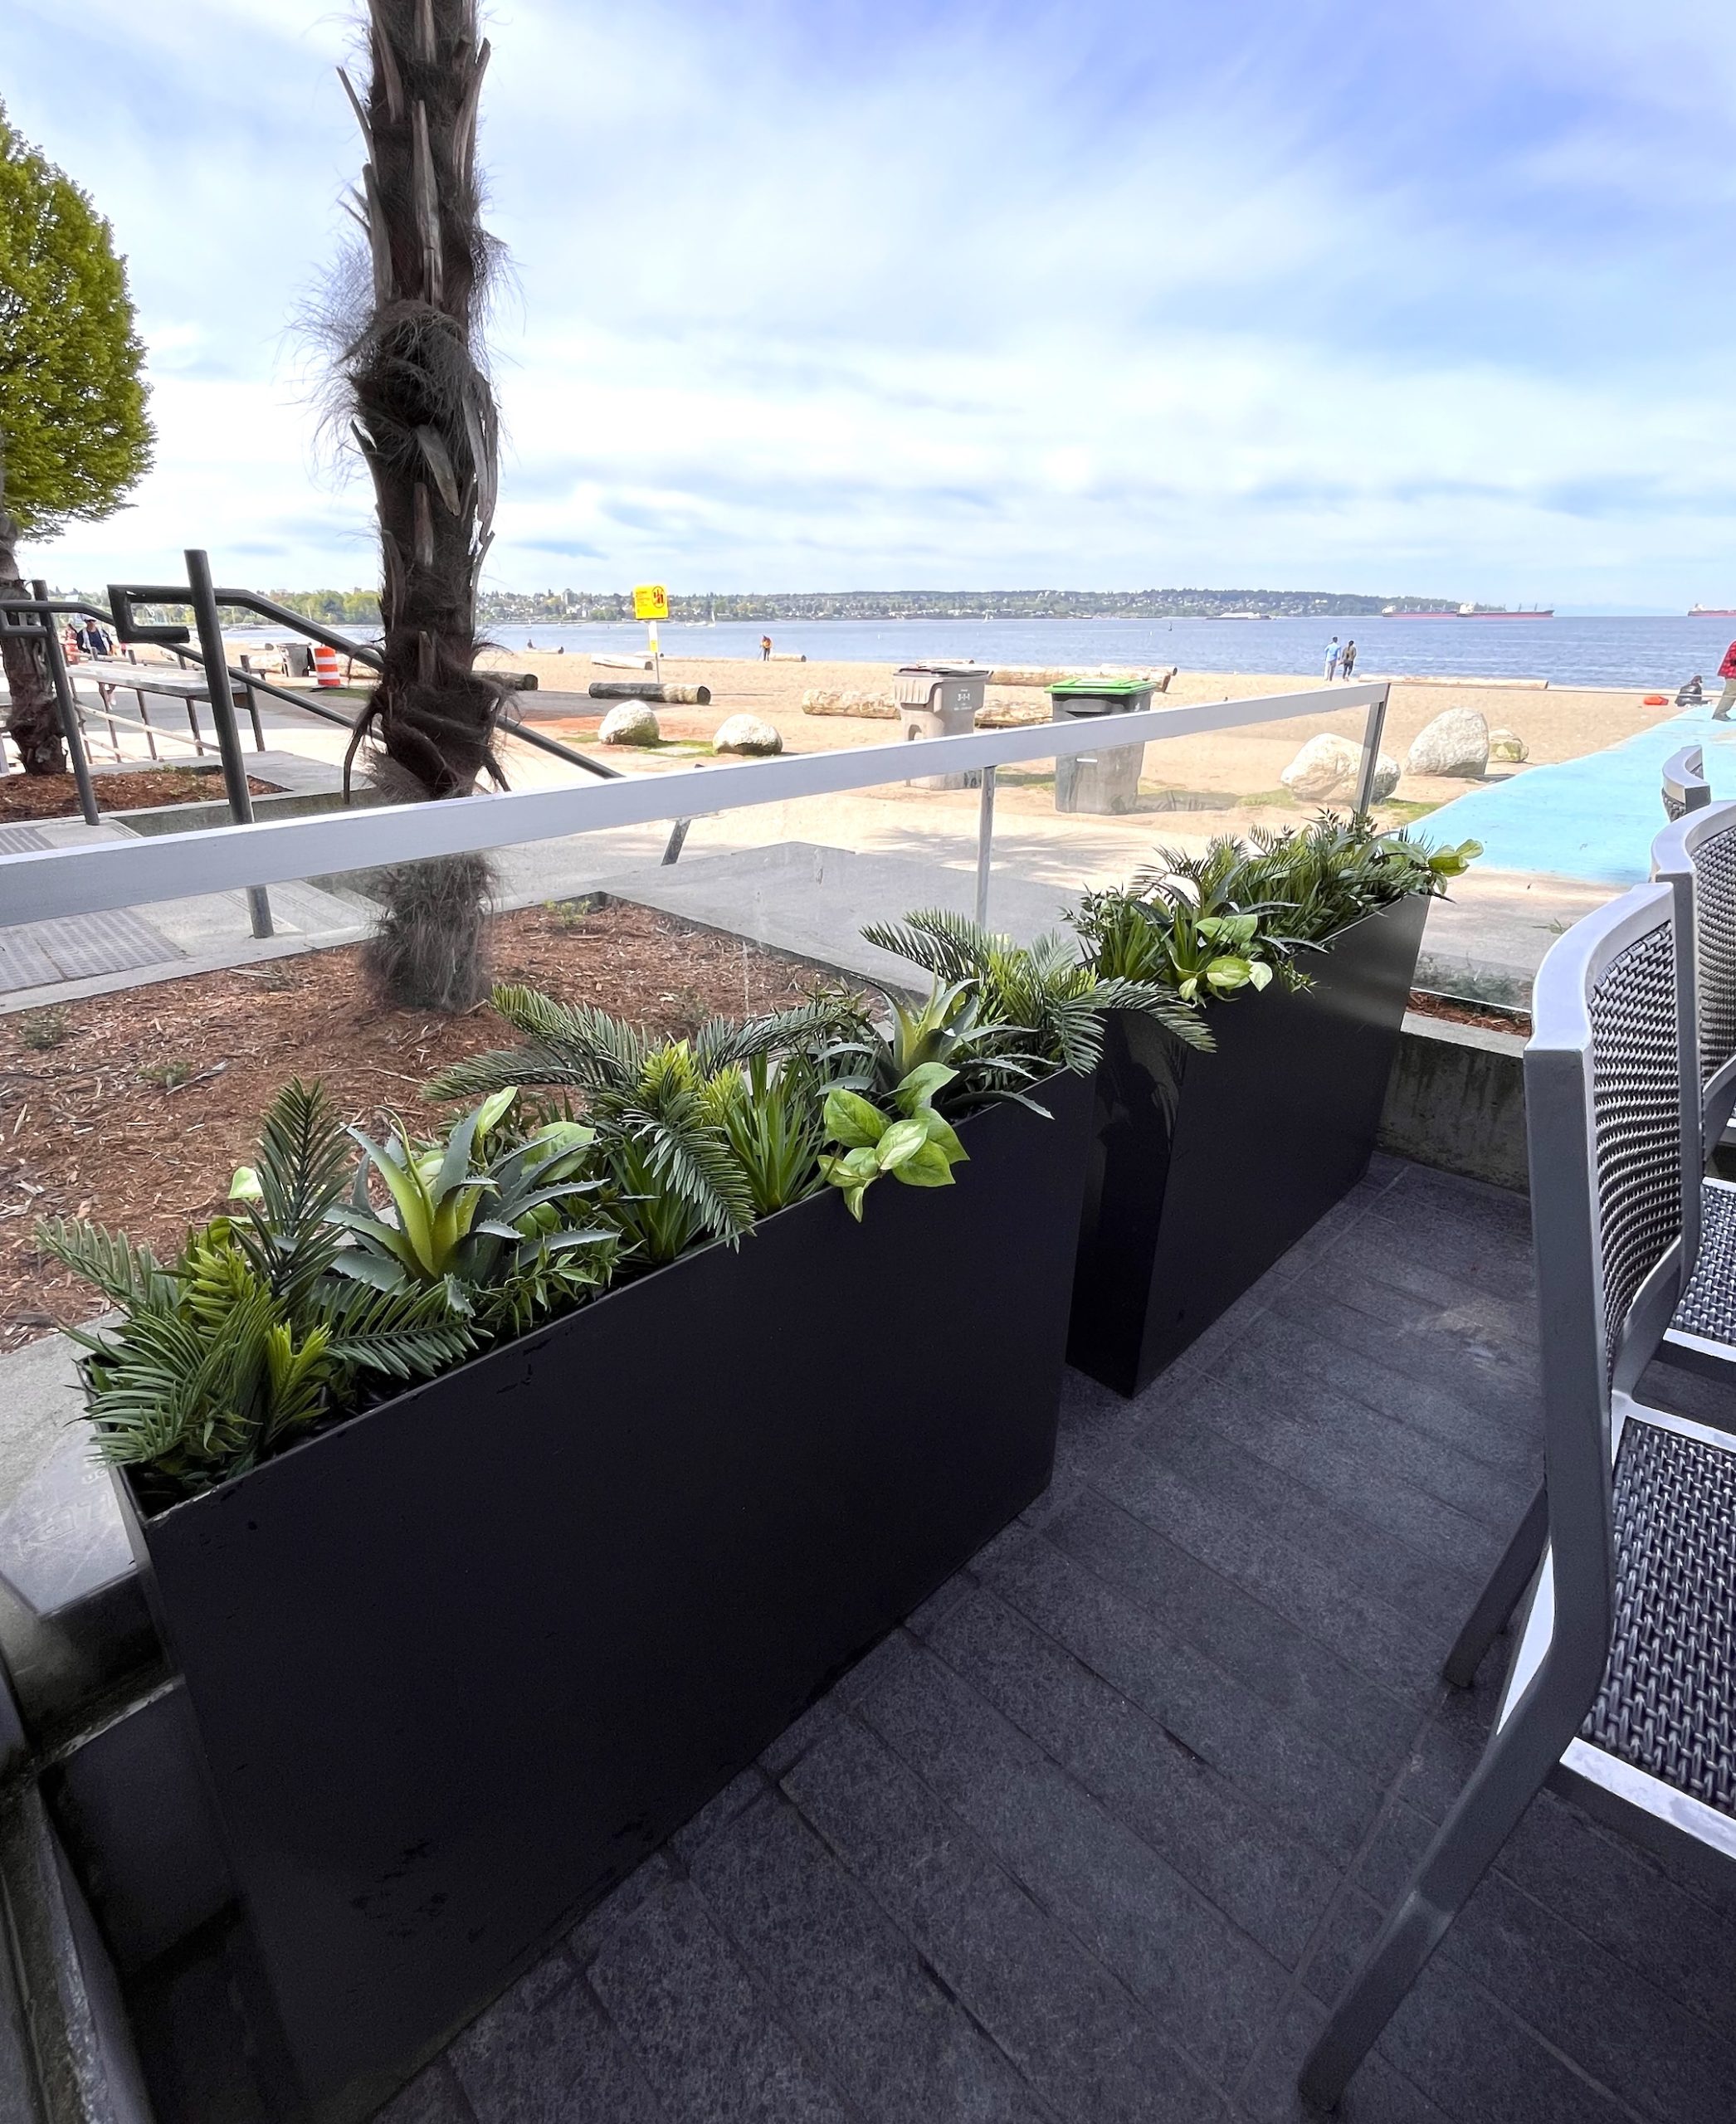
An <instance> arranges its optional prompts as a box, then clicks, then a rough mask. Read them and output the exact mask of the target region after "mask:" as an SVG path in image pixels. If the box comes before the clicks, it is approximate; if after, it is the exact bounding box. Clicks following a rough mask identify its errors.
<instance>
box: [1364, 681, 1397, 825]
mask: <svg viewBox="0 0 1736 2124" xmlns="http://www.w3.org/2000/svg"><path fill="white" fill-rule="evenodd" d="M1389 690H1390V689H1388V688H1387V687H1386V686H1382V688H1381V689H1380V698H1379V699H1378V700H1377V701H1376V702H1375V704H1374V705H1373V707H1372V708H1371V709H1369V710H1368V726H1367V728H1365V729H1364V731H1363V764H1362V771H1361V772H1360V773H1358V776H1357V777H1356V808H1357V809H1358V811H1367V810H1368V808H1369V806H1371V805H1372V804H1373V801H1374V775H1375V770H1376V769H1377V768H1378V767H1379V765H1380V741H1381V733H1382V732H1383V731H1384V730H1385V728H1386V727H1387V693H1388V691H1389Z"/></svg>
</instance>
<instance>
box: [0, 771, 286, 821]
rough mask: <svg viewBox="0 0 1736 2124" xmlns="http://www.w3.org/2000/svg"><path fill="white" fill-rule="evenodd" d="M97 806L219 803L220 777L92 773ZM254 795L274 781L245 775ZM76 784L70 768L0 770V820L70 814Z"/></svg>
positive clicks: (272, 792) (268, 790) (266, 791)
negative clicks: (55, 770) (47, 771)
mask: <svg viewBox="0 0 1736 2124" xmlns="http://www.w3.org/2000/svg"><path fill="white" fill-rule="evenodd" d="M90 778H91V781H92V782H93V784H94V785H95V790H96V808H97V810H98V811H155V810H156V809H157V807H158V806H159V805H163V804H212V803H221V802H222V797H223V777H222V775H220V774H202V773H200V772H198V771H197V768H194V767H141V768H140V769H139V772H137V773H136V774H134V773H131V772H126V771H123V772H119V773H118V774H96V775H93V776H92V777H90ZM247 787H249V788H250V789H251V791H252V792H253V793H254V795H255V796H256V797H275V796H276V795H277V793H278V790H277V784H276V782H261V780H260V779H259V778H258V777H257V776H256V775H251V774H250V775H249V776H248V777H247ZM78 816H79V808H78V784H77V783H76V782H75V781H74V780H73V778H72V777H71V775H70V774H7V775H0V826H7V825H17V823H19V822H20V821H22V820H26V819H76V818H77V817H78Z"/></svg>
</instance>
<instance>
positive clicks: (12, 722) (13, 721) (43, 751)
mask: <svg viewBox="0 0 1736 2124" xmlns="http://www.w3.org/2000/svg"><path fill="white" fill-rule="evenodd" d="M29 595H30V590H29V587H28V586H27V583H26V582H24V580H23V578H22V576H21V575H20V574H19V572H18V526H17V521H16V519H14V518H13V517H12V514H11V512H10V511H9V510H8V509H7V506H6V494H5V477H4V471H3V468H0V602H4V601H6V600H7V599H11V598H25V597H29ZM0 666H3V667H4V670H5V672H6V688H7V692H8V693H9V694H11V695H12V705H11V707H10V708H9V709H7V715H6V734H7V737H8V738H11V739H12V743H13V744H14V745H15V746H16V747H17V753H18V758H20V760H22V762H23V764H24V772H26V773H27V774H64V773H66V742H65V740H64V739H63V738H62V737H61V719H60V711H59V709H58V707H57V706H56V702H55V698H54V685H53V682H52V681H51V680H50V678H49V676H48V669H47V666H46V664H45V663H44V662H43V660H42V652H41V650H39V649H38V648H37V645H36V644H35V643H34V642H32V641H26V640H25V639H24V637H23V636H21V635H16V634H12V633H7V634H3V635H0Z"/></svg>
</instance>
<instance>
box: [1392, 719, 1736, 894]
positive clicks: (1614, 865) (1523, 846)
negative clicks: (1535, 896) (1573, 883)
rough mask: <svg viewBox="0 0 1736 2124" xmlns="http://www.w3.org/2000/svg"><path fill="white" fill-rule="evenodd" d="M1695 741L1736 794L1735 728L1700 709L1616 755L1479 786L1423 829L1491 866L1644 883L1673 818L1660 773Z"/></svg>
mask: <svg viewBox="0 0 1736 2124" xmlns="http://www.w3.org/2000/svg"><path fill="white" fill-rule="evenodd" d="M1696 740H1699V741H1700V742H1702V743H1704V747H1705V762H1706V777H1707V779H1708V780H1709V782H1711V784H1712V789H1713V793H1714V796H1717V797H1736V724H1733V723H1714V722H1713V720H1712V711H1711V709H1709V708H1695V709H1685V710H1684V711H1683V712H1682V713H1681V714H1680V715H1673V716H1671V717H1670V720H1669V721H1668V722H1667V723H1656V724H1655V725H1654V726H1653V728H1651V729H1650V730H1642V731H1641V733H1639V735H1638V736H1637V737H1635V738H1627V739H1626V740H1625V741H1624V742H1623V743H1621V744H1619V745H1612V746H1611V747H1610V748H1608V749H1607V751H1605V752H1602V753H1587V754H1586V756H1585V757H1584V758H1582V759H1577V760H1562V761H1559V762H1556V763H1554V764H1553V765H1551V766H1548V767H1529V768H1527V770H1526V771H1525V772H1524V773H1523V774H1516V775H1514V777H1512V778H1511V780H1509V781H1506V782H1494V783H1491V784H1490V786H1489V787H1486V788H1482V789H1474V790H1472V791H1471V792H1470V794H1469V795H1468V796H1465V797H1458V798H1456V799H1455V801H1453V802H1452V803H1451V804H1447V805H1444V806H1442V807H1441V810H1440V811H1432V812H1431V813H1430V814H1429V816H1428V817H1427V818H1426V820H1425V821H1423V822H1422V826H1421V831H1423V832H1425V833H1426V834H1427V835H1429V837H1430V838H1431V840H1449V841H1451V840H1465V839H1466V838H1470V839H1472V840H1480V841H1481V842H1482V844H1483V850H1484V853H1483V860H1484V862H1485V864H1486V865H1488V866H1489V867H1490V869H1492V870H1529V871H1541V872H1543V873H1546V874H1549V875H1551V876H1553V877H1558V878H1578V879H1592V880H1596V881H1597V882H1599V883H1602V884H1612V885H1636V884H1643V883H1644V881H1645V879H1646V878H1647V877H1649V876H1650V874H1651V860H1650V851H1651V840H1652V835H1654V834H1656V831H1658V829H1659V827H1660V826H1662V825H1663V824H1664V811H1663V806H1662V805H1661V804H1660V801H1659V799H1658V782H1659V775H1660V770H1661V768H1662V767H1663V764H1664V762H1665V760H1666V759H1668V758H1669V757H1670V754H1671V753H1674V752H1676V751H1679V750H1680V748H1681V747H1682V746H1684V745H1687V744H1691V743H1695V741H1696Z"/></svg>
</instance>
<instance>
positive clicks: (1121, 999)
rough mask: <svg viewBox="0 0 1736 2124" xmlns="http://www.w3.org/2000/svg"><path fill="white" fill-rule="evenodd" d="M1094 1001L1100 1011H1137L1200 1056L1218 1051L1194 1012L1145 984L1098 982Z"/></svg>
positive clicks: (1203, 1024) (1207, 1027) (1209, 1030)
mask: <svg viewBox="0 0 1736 2124" xmlns="http://www.w3.org/2000/svg"><path fill="white" fill-rule="evenodd" d="M1097 1001H1098V1005H1099V1007H1100V1009H1102V1010H1105V1011H1138V1012H1139V1014H1140V1016H1142V1017H1148V1018H1153V1019H1155V1020H1156V1021H1157V1022H1158V1024H1159V1025H1162V1026H1163V1029H1164V1030H1165V1031H1166V1032H1173V1034H1174V1035H1175V1036H1176V1038H1177V1039H1178V1040H1181V1041H1182V1042H1183V1044H1184V1045H1187V1046H1188V1047H1192V1048H1197V1050H1198V1051H1199V1052H1200V1053H1201V1054H1202V1055H1210V1054H1212V1052H1213V1050H1215V1049H1216V1048H1217V1041H1216V1040H1214V1039H1213V1038H1212V1028H1211V1027H1210V1025H1207V1023H1206V1021H1205V1019H1204V1018H1203V1017H1202V1016H1201V1014H1200V1013H1199V1012H1198V1011H1197V1010H1195V1009H1193V1008H1192V1006H1191V1005H1189V1004H1187V1003H1184V1002H1183V1001H1182V999H1181V997H1180V996H1176V995H1173V994H1171V993H1170V992H1169V991H1168V990H1167V989H1163V988H1159V987H1157V986H1154V985H1153V983H1152V982H1148V981H1122V980H1110V981H1100V982H1099V983H1098V984H1097Z"/></svg>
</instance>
